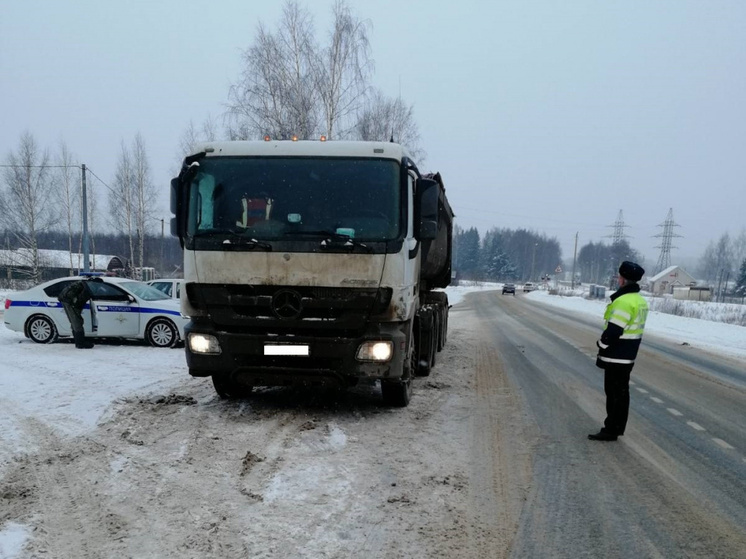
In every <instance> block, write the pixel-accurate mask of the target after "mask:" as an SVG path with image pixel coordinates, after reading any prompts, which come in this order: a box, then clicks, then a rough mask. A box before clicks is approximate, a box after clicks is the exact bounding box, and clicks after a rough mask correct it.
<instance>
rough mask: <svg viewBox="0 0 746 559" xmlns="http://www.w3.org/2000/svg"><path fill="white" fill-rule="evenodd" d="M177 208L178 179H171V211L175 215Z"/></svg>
mask: <svg viewBox="0 0 746 559" xmlns="http://www.w3.org/2000/svg"><path fill="white" fill-rule="evenodd" d="M178 209H179V179H178V178H175V179H171V213H172V214H174V215H176V213H177V212H178Z"/></svg>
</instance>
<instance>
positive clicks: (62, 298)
mask: <svg viewBox="0 0 746 559" xmlns="http://www.w3.org/2000/svg"><path fill="white" fill-rule="evenodd" d="M88 281H90V280H78V281H74V282H72V283H71V284H70V285H68V286H67V287H65V289H63V290H62V292H61V293H60V294H59V296H58V297H57V300H58V301H59V302H60V303H62V306H63V307H64V309H65V314H67V318H68V320H69V321H70V327H71V328H72V331H73V340H75V347H77V348H78V349H90V348H92V347H93V341H92V340H91V339H90V338H88V339H86V337H85V330H84V329H83V309H84V308H85V305H86V303H87V302H88V301H90V300H91V298H92V297H93V294H92V292H91V290H90V288H89V287H88V285H87V282H88ZM91 317H92V320H93V324H92V327H93V328H94V329H95V326H96V324H95V310H94V308H93V303H91Z"/></svg>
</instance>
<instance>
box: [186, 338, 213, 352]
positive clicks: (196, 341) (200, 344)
mask: <svg viewBox="0 0 746 559" xmlns="http://www.w3.org/2000/svg"><path fill="white" fill-rule="evenodd" d="M189 349H190V350H191V351H192V352H193V353H220V342H218V339H217V338H216V337H215V336H211V335H210V334H197V333H193V334H189Z"/></svg>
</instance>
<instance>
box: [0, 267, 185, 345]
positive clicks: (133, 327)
mask: <svg viewBox="0 0 746 559" xmlns="http://www.w3.org/2000/svg"><path fill="white" fill-rule="evenodd" d="M81 279H83V280H85V278H82V277H68V278H60V279H56V280H52V281H48V282H46V283H42V284H41V285H37V286H36V287H33V288H31V289H28V290H26V291H19V292H18V293H8V296H7V298H6V300H5V312H4V314H3V321H4V322H5V326H6V327H7V328H9V329H10V330H14V331H16V332H23V333H24V335H25V336H26V337H27V338H30V339H31V340H33V341H35V342H36V343H40V344H49V343H52V342H54V341H56V340H57V339H58V338H60V337H68V336H72V330H71V328H70V321H69V320H68V318H67V315H66V314H65V309H64V308H63V307H62V303H60V302H59V301H58V300H57V296H58V295H59V294H60V293H61V292H62V290H63V289H64V288H65V287H66V286H67V285H69V284H70V283H72V282H74V281H79V280H81ZM99 279H100V281H99ZM88 286H89V287H90V289H91V292H92V293H93V300H92V301H90V302H89V303H87V304H86V306H85V308H84V309H83V320H84V328H85V335H86V337H90V338H135V339H144V340H147V341H148V343H150V344H151V345H152V346H154V347H173V346H174V345H176V344H177V343H178V342H179V341H180V340H183V339H184V326H185V325H186V323H187V322H189V318H187V317H185V316H183V315H182V314H181V311H180V309H179V301H178V300H176V299H172V298H170V297H168V296H166V295H164V294H163V293H162V292H160V291H158V290H157V289H155V288H153V287H150V286H149V285H147V284H145V283H143V282H140V281H135V280H131V279H126V278H116V277H105V276H104V277H100V278H96V279H95V280H92V281H88ZM91 305H95V311H96V312H95V314H96V318H97V321H98V324H97V328H96V330H95V331H94V329H93V325H92V322H93V321H92V313H91V308H90V306H91Z"/></svg>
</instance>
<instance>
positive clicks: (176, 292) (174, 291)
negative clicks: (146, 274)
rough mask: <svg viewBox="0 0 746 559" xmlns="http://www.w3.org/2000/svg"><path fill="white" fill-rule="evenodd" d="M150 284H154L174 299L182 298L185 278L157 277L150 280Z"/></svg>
mask: <svg viewBox="0 0 746 559" xmlns="http://www.w3.org/2000/svg"><path fill="white" fill-rule="evenodd" d="M148 285H152V286H153V287H155V288H156V289H157V290H158V291H162V292H163V293H165V294H166V295H168V296H169V297H171V298H172V299H177V300H178V299H180V298H181V287H182V285H184V280H183V279H157V280H151V281H149V282H148Z"/></svg>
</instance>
